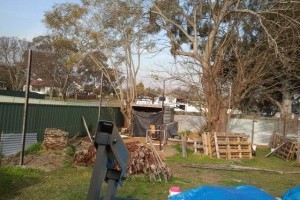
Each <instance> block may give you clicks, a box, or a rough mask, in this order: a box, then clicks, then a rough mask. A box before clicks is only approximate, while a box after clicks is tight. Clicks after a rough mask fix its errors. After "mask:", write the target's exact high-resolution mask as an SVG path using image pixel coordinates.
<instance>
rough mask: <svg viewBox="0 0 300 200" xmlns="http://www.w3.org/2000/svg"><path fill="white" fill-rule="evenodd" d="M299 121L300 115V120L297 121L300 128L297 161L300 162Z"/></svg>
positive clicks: (299, 140)
mask: <svg viewBox="0 0 300 200" xmlns="http://www.w3.org/2000/svg"><path fill="white" fill-rule="evenodd" d="M299 122H300V117H298V121H297V129H298V131H297V132H298V138H297V142H298V150H297V162H298V163H300V127H299V125H300V124H299Z"/></svg>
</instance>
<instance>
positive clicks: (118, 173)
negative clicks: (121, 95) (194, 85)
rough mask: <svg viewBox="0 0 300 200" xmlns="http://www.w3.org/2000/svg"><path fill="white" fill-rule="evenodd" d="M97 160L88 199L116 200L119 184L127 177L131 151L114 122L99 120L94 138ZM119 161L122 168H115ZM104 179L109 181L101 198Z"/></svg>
mask: <svg viewBox="0 0 300 200" xmlns="http://www.w3.org/2000/svg"><path fill="white" fill-rule="evenodd" d="M94 144H95V147H96V149H97V153H96V161H95V164H94V167H93V173H92V178H91V182H90V187H89V191H88V197H87V199H88V200H99V199H104V200H114V199H119V198H115V194H116V191H117V186H118V184H120V185H122V182H123V181H124V179H125V174H126V169H127V165H128V161H129V152H128V150H127V148H126V146H125V144H124V142H123V140H122V138H121V136H120V134H119V131H118V129H117V127H116V126H115V124H114V123H113V122H109V121H99V122H98V127H97V132H96V135H95V139H94ZM116 163H118V164H119V167H120V168H121V170H116V169H114V166H115V164H116ZM103 181H106V182H107V184H108V185H107V191H106V193H105V196H104V197H102V198H100V195H101V188H102V183H103Z"/></svg>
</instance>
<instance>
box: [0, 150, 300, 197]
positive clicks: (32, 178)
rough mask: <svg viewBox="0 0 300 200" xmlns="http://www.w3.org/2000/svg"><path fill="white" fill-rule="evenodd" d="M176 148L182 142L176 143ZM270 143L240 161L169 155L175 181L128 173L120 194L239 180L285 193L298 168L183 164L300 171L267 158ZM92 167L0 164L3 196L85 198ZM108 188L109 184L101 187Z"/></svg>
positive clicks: (298, 179)
mask: <svg viewBox="0 0 300 200" xmlns="http://www.w3.org/2000/svg"><path fill="white" fill-rule="evenodd" d="M177 148H178V147H177ZM267 153H268V150H267V149H266V148H259V149H258V152H257V156H256V158H253V159H251V160H241V161H235V162H234V161H225V160H220V159H212V158H208V157H200V156H198V155H194V154H193V153H191V152H189V154H188V158H181V157H180V155H181V154H180V153H178V155H176V156H173V157H170V158H168V160H167V163H168V165H169V166H170V168H171V170H172V172H173V179H172V181H171V182H168V183H165V182H156V183H153V182H150V181H149V179H148V177H147V176H133V177H129V178H128V179H127V180H126V181H125V182H124V184H123V186H119V187H118V194H117V196H119V197H124V198H136V199H145V200H147V199H149V200H150V199H151V200H155V199H161V200H163V199H167V196H168V190H169V188H170V186H174V185H176V186H179V187H181V188H182V190H186V189H190V188H195V187H199V186H202V185H220V186H237V185H241V184H250V185H254V186H257V187H259V188H262V189H264V190H265V191H267V192H269V193H270V194H271V195H273V196H281V195H282V194H283V193H284V192H285V191H286V190H287V189H288V188H291V187H294V186H296V185H300V174H269V173H261V172H232V171H221V170H208V169H194V168H193V169H192V168H184V167H182V164H185V163H189V164H192V163H194V164H216V165H217V164H235V165H241V166H251V167H258V168H264V169H275V170H284V171H300V166H299V165H298V164H296V163H295V162H290V161H283V160H281V159H279V158H277V157H274V156H270V157H269V158H264V156H265V155H266V154H267ZM91 172H92V169H91V168H90V167H87V168H74V167H72V164H71V163H68V162H66V163H65V165H64V166H63V167H61V168H58V169H56V170H54V171H50V172H44V171H40V170H37V169H29V168H26V167H25V168H23V167H22V168H21V167H16V166H7V165H6V166H0V199H1V200H2V199H3V200H7V199H22V200H23V199H31V200H40V199H44V200H48V199H49V200H50V199H51V200H54V199H57V200H67V199H70V200H81V199H86V196H87V191H88V187H89V182H90V178H91ZM103 191H105V186H104V188H103Z"/></svg>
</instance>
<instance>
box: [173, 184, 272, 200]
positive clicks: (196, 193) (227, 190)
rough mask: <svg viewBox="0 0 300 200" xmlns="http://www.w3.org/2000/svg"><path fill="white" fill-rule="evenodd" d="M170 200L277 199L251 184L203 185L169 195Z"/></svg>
mask: <svg viewBox="0 0 300 200" xmlns="http://www.w3.org/2000/svg"><path fill="white" fill-rule="evenodd" d="M169 199H170V200H254V199H255V200H275V198H274V197H272V196H271V195H269V194H268V193H267V192H265V191H263V190H261V189H259V188H256V187H254V186H251V185H241V186H238V187H220V186H202V187H199V188H195V189H190V190H187V191H184V192H181V193H180V194H177V195H173V196H171V197H169Z"/></svg>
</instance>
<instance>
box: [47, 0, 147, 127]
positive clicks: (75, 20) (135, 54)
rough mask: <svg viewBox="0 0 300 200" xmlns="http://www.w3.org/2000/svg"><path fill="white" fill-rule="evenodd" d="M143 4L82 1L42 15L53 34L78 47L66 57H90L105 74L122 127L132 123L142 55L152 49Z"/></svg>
mask: <svg viewBox="0 0 300 200" xmlns="http://www.w3.org/2000/svg"><path fill="white" fill-rule="evenodd" d="M142 4H143V1H142V0H130V1H121V0H120V1H113V2H111V1H108V0H84V1H82V4H59V5H57V6H55V7H54V8H53V9H52V11H50V12H48V13H46V15H45V23H46V24H47V25H48V27H49V28H50V29H51V30H52V31H53V34H54V35H55V36H56V37H58V38H59V39H63V41H72V42H74V44H75V45H76V47H77V48H75V49H76V51H74V50H75V49H74V50H72V51H67V52H68V54H67V56H65V57H66V58H68V60H70V56H72V55H75V58H79V57H80V58H81V59H86V58H87V57H89V60H92V61H93V62H94V64H95V65H96V66H97V67H98V70H100V71H101V72H102V73H103V74H104V77H105V78H106V79H107V81H108V82H109V83H110V84H111V86H112V89H113V91H114V94H115V95H116V97H117V99H118V100H119V105H120V107H121V111H122V113H123V115H124V117H125V126H130V123H131V110H130V109H131V104H132V103H133V102H134V101H135V98H136V96H137V92H136V76H137V74H138V71H139V69H140V66H141V55H142V54H143V53H144V52H145V51H146V50H147V49H148V48H149V47H151V45H150V43H149V39H148V38H147V34H146V32H145V30H144V29H145V25H144V21H145V19H144V10H143V7H142ZM63 46H66V45H65V44H64V45H63ZM70 47H72V45H70ZM95 52H98V53H100V54H103V55H104V56H105V57H106V58H107V62H103V60H101V59H100V60H99V57H97V56H95Z"/></svg>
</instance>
